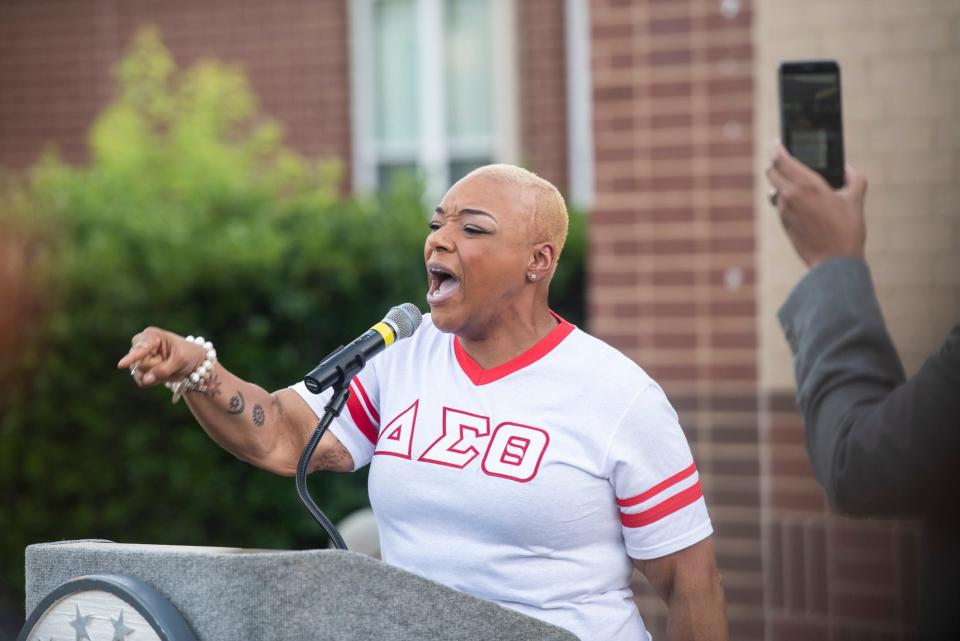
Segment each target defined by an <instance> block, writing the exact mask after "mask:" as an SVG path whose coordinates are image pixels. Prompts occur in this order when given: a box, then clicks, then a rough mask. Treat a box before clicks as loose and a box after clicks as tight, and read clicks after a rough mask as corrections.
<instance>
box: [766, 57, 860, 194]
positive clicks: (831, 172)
mask: <svg viewBox="0 0 960 641" xmlns="http://www.w3.org/2000/svg"><path fill="white" fill-rule="evenodd" d="M779 78H780V139H781V141H782V142H783V145H784V146H785V147H786V148H787V150H788V151H789V152H790V154H791V155H792V156H793V157H794V158H796V159H797V160H799V161H800V162H802V163H803V164H805V165H806V166H807V167H810V168H811V169H813V170H814V171H816V172H817V173H819V174H820V175H821V176H823V177H824V179H826V181H827V182H828V183H829V184H830V186H831V187H833V188H834V189H840V188H841V187H843V185H844V177H843V176H844V166H845V161H844V154H843V117H842V111H841V107H840V66H839V65H838V64H837V63H836V61H834V60H809V61H794V62H784V63H782V64H781V65H780V74H779Z"/></svg>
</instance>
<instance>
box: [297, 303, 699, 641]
mask: <svg viewBox="0 0 960 641" xmlns="http://www.w3.org/2000/svg"><path fill="white" fill-rule="evenodd" d="M558 320H559V321H560V322H559V324H558V325H557V327H556V328H555V329H554V330H553V331H551V333H550V334H549V335H547V336H546V337H545V338H544V339H543V340H542V341H540V342H539V343H538V344H537V345H535V346H534V347H532V348H531V349H530V350H528V351H527V352H526V353H524V354H522V355H521V356H519V357H517V358H515V359H514V360H512V361H510V362H509V363H506V364H505V365H502V366H500V367H497V368H494V369H491V370H484V369H482V368H481V367H480V366H479V365H477V363H475V362H474V361H473V360H472V359H471V358H470V356H469V355H468V354H467V353H466V352H465V351H464V350H463V349H462V347H461V346H460V343H459V341H457V340H456V338H455V337H454V336H453V335H450V334H445V333H443V332H440V331H439V330H438V329H437V328H436V327H434V325H433V323H432V322H431V320H430V315H429V314H428V315H425V316H424V318H423V325H422V326H421V327H420V329H419V330H418V331H417V332H416V333H415V334H414V335H413V337H412V338H410V339H407V340H403V341H400V342H398V343H397V344H396V345H394V346H392V347H391V348H390V349H389V350H387V351H385V352H384V353H382V354H381V355H379V356H377V357H376V358H374V359H372V360H371V361H370V362H369V363H368V364H367V366H366V368H365V369H364V370H363V371H362V372H361V373H360V375H359V376H358V377H357V378H356V379H354V381H353V383H352V384H351V394H350V398H349V399H348V402H347V410H345V411H344V412H343V413H342V414H341V416H340V418H338V419H337V420H336V421H335V422H334V423H333V425H332V426H331V428H330V429H331V431H332V432H333V433H334V434H335V435H336V437H337V438H338V439H340V442H341V443H343V445H344V446H345V447H346V448H347V450H348V451H349V452H350V454H351V456H352V457H353V461H354V465H355V467H357V468H359V467H362V466H364V465H367V464H369V465H370V478H369V493H370V503H371V505H372V507H373V510H374V513H375V514H376V518H377V524H378V527H379V530H380V545H381V552H382V556H383V559H384V561H386V562H388V563H391V564H393V565H396V566H399V567H401V568H404V569H406V570H408V571H410V572H413V573H415V574H419V575H421V576H424V577H427V578H430V579H433V580H435V581H438V582H440V583H443V584H445V585H448V586H450V587H452V588H455V589H457V590H460V591H463V592H467V593H469V594H473V595H475V596H478V597H480V598H483V599H488V600H491V601H494V602H496V603H499V604H501V605H503V606H505V607H508V608H512V609H514V610H517V611H519V612H522V613H524V614H527V615H530V616H533V617H536V618H539V619H542V620H544V621H547V622H549V623H552V624H554V625H557V626H560V627H562V628H565V629H567V630H570V631H571V632H573V633H574V634H575V635H577V636H578V637H579V638H580V639H583V640H584V641H593V640H596V641H620V640H623V641H628V640H629V641H636V640H637V639H646V638H649V634H648V633H647V631H646V629H645V627H644V625H643V619H642V618H641V617H640V614H639V612H638V611H637V608H636V606H635V605H634V603H633V600H632V592H631V590H630V586H629V583H630V575H631V571H632V563H631V557H632V558H634V559H652V558H657V557H661V556H664V555H667V554H670V553H672V552H676V551H678V550H682V549H684V548H686V547H689V546H690V545H693V544H694V543H696V542H698V541H701V540H703V539H704V538H706V537H707V536H709V535H710V534H711V533H712V531H713V529H712V527H711V524H710V519H709V517H708V515H707V509H706V506H705V504H704V501H703V495H702V494H703V493H702V489H701V486H700V480H699V475H698V473H697V470H696V466H695V464H694V462H693V457H692V456H691V453H690V448H689V446H688V445H687V441H686V438H685V437H684V435H683V432H682V430H681V429H680V425H679V423H678V421H677V414H676V412H674V410H673V408H672V407H671V406H670V403H669V402H668V401H667V398H666V396H665V395H664V393H663V391H662V390H661V389H660V387H659V386H658V385H657V384H656V383H655V382H654V381H653V380H652V379H651V378H650V377H649V376H647V374H646V373H645V372H644V371H643V370H642V369H641V368H640V367H638V366H637V365H636V364H635V363H633V362H632V361H631V360H629V359H628V358H626V357H625V356H623V355H622V354H621V353H620V352H618V351H617V350H615V349H613V348H612V347H610V346H608V345H606V344H605V343H603V342H602V341H600V340H598V339H596V338H594V337H592V336H590V335H588V334H586V333H584V332H582V331H580V330H579V329H577V328H575V327H574V326H573V325H570V324H569V323H567V322H566V321H563V320H562V319H558ZM292 388H293V389H294V390H296V391H297V392H298V393H299V394H300V396H302V397H303V399H304V400H305V401H306V402H307V403H308V404H309V405H310V407H311V408H312V409H313V411H314V412H315V413H317V415H318V416H320V415H322V414H323V406H324V404H325V402H326V400H327V398H328V397H329V394H330V393H329V392H327V393H324V394H321V395H319V396H315V395H313V394H311V393H310V392H308V391H307V389H306V388H305V386H304V385H303V384H302V383H298V384H296V385H294V386H292Z"/></svg>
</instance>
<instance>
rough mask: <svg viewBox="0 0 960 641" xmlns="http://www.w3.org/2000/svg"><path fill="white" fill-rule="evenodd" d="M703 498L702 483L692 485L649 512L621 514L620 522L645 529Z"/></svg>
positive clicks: (627, 525)
mask: <svg viewBox="0 0 960 641" xmlns="http://www.w3.org/2000/svg"><path fill="white" fill-rule="evenodd" d="M701 496H703V487H702V486H701V485H700V481H697V482H696V483H695V484H694V485H691V486H690V487H688V488H687V489H685V490H683V491H682V492H677V493H676V494H674V495H673V496H671V497H670V498H668V499H667V500H666V501H664V502H663V503H657V504H656V505H654V506H653V507H652V508H650V509H649V510H644V511H643V512H638V513H636V514H624V513H623V512H621V513H620V522H621V523H623V524H624V525H625V526H626V527H643V526H644V525H650V524H651V523H654V522H656V521H659V520H660V519H662V518H664V517H667V516H670V515H671V514H673V513H674V512H676V511H677V510H679V509H681V508H685V507H687V506H688V505H690V504H691V503H693V502H694V501H696V500H697V499H699V498H700V497H701Z"/></svg>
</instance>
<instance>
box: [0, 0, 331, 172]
mask: <svg viewBox="0 0 960 641" xmlns="http://www.w3.org/2000/svg"><path fill="white" fill-rule="evenodd" d="M346 20H347V16H346V5H345V4H344V2H342V1H338V0H317V1H316V2H299V1H296V0H276V1H274V2H259V1H257V0H229V1H228V0H208V1H205V2H199V3H198V2H190V1H189V0H167V1H165V2H145V1H139V2H120V1H117V0H114V1H108V0H100V1H98V2H89V3H88V2H78V1H70V0H61V1H54V0H35V1H31V2H27V1H11V2H4V3H0V166H4V167H8V168H10V167H12V168H18V169H19V168H23V167H26V166H28V165H29V164H30V163H32V162H33V161H34V160H35V159H36V157H37V155H38V154H39V153H40V151H41V150H42V149H43V148H44V146H45V145H47V144H49V143H55V144H56V145H58V147H59V148H60V149H61V150H62V152H63V154H64V156H65V157H67V158H68V159H70V160H72V161H83V160H84V159H85V158H86V135H87V130H88V128H89V126H90V124H91V123H92V121H93V118H94V117H95V115H96V114H97V112H98V111H99V110H100V108H101V107H102V106H103V105H104V104H105V103H106V102H107V101H108V100H109V99H110V96H111V94H112V92H113V88H114V83H113V76H112V72H111V69H112V67H113V65H114V64H115V63H116V62H117V60H119V58H120V56H121V55H122V53H123V51H124V49H125V48H126V47H127V46H128V44H129V42H130V39H131V36H132V34H133V33H134V32H135V30H136V29H137V27H139V26H140V25H142V24H144V23H152V24H155V25H157V26H158V27H159V28H160V30H161V33H162V36H163V39H164V42H165V43H166V45H167V46H168V47H169V48H170V49H171V50H172V52H173V54H174V57H175V58H176V59H177V62H178V63H179V64H180V65H182V66H185V65H189V64H190V63H192V62H193V61H195V60H197V59H198V58H201V57H216V58H218V59H220V60H223V61H225V62H228V63H233V64H239V65H241V66H242V67H243V68H244V69H245V71H246V73H247V74H248V76H249V78H250V81H251V83H252V86H253V90H254V91H255V92H256V94H257V96H258V97H259V98H260V103H261V107H262V110H263V112H264V113H265V114H268V115H270V116H272V117H274V118H277V119H278V120H279V121H280V122H281V123H282V124H283V125H284V127H285V129H286V132H287V138H288V141H289V142H290V144H291V145H292V146H293V147H294V148H296V149H298V150H299V151H302V152H303V153H306V154H309V155H313V156H334V157H338V158H341V159H343V160H344V172H345V173H346V172H347V171H348V170H349V158H350V95H349V85H348V54H347V22H346ZM346 184H348V183H346Z"/></svg>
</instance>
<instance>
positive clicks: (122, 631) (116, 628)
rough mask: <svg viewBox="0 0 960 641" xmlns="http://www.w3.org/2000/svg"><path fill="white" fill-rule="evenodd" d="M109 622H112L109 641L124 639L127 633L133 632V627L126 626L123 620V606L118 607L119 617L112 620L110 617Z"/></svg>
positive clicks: (121, 640) (123, 640)
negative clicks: (111, 635)
mask: <svg viewBox="0 0 960 641" xmlns="http://www.w3.org/2000/svg"><path fill="white" fill-rule="evenodd" d="M110 623H112V624H113V639H111V640H110V641H126V639H127V635H128V634H133V628H129V627H127V625H126V624H125V623H124V622H123V608H120V618H119V619H117V620H114V619H113V618H112V617H111V618H110Z"/></svg>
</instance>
